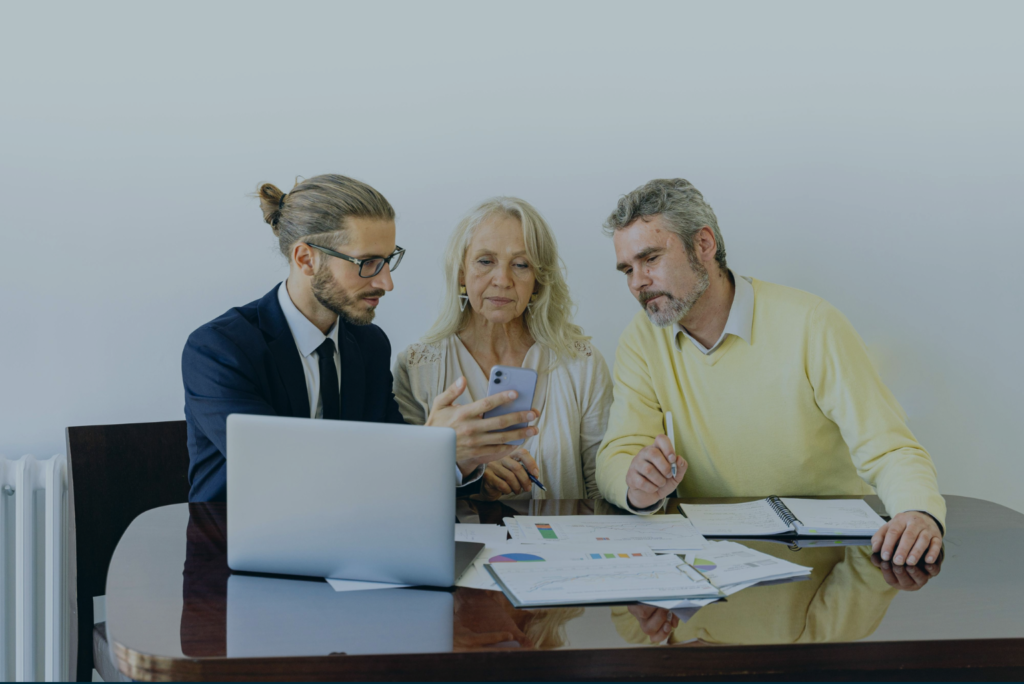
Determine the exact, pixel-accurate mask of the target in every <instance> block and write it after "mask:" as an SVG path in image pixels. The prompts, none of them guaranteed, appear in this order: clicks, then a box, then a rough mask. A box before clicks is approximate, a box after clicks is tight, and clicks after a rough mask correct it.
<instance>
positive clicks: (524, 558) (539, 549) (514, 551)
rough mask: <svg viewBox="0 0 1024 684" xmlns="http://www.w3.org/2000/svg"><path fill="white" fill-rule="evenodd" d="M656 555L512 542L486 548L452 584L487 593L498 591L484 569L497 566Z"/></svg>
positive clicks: (623, 548) (633, 549)
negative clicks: (492, 565) (486, 590)
mask: <svg viewBox="0 0 1024 684" xmlns="http://www.w3.org/2000/svg"><path fill="white" fill-rule="evenodd" d="M655 557H657V554H655V553H654V551H652V550H651V549H650V548H649V547H647V546H642V545H639V544H633V545H622V544H611V545H609V544H597V543H594V544H589V545H586V544H563V545H560V546H541V545H539V544H519V543H516V542H515V541H509V542H507V543H503V544H499V545H496V546H487V547H485V548H484V550H483V551H481V552H480V554H479V555H477V557H476V560H475V561H473V564H472V565H470V566H469V567H468V568H467V569H466V571H465V572H464V573H463V574H462V576H461V577H459V579H458V580H456V582H455V586H457V587H469V588H471V589H490V590H492V591H501V587H500V586H498V583H497V582H495V581H494V577H492V576H491V574H490V573H489V572H488V571H487V568H486V567H484V566H486V565H488V564H499V563H531V564H535V563H550V562H555V561H587V560H589V561H599V560H600V561H605V560H610V559H612V558H655Z"/></svg>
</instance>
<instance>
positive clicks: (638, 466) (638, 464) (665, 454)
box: [626, 435, 687, 509]
mask: <svg viewBox="0 0 1024 684" xmlns="http://www.w3.org/2000/svg"><path fill="white" fill-rule="evenodd" d="M673 464H674V465H675V466H676V474H675V477H673V476H672V466H673ZM686 467H687V463H686V461H684V460H683V459H682V458H681V457H680V456H677V455H676V453H675V449H673V448H672V443H671V442H670V441H669V438H668V437H667V436H665V435H658V436H657V437H656V438H655V440H654V444H651V445H649V446H646V447H644V448H643V449H641V450H640V453H638V454H637V455H636V456H634V457H633V462H632V463H630V464H629V470H628V471H626V486H627V487H628V489H627V491H626V497H627V499H628V500H629V505H630V506H632V507H633V508H636V509H642V508H648V507H650V506H653V505H654V504H656V503H658V502H659V501H661V500H662V499H664V498H665V497H666V496H670V495H671V494H672V493H673V492H675V491H676V487H678V486H679V483H680V482H682V481H683V476H684V475H686Z"/></svg>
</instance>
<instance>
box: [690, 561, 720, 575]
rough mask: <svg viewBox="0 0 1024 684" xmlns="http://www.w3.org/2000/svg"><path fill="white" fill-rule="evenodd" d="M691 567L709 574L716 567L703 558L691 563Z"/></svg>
mask: <svg viewBox="0 0 1024 684" xmlns="http://www.w3.org/2000/svg"><path fill="white" fill-rule="evenodd" d="M693 567H695V568H697V569H698V570H700V571H701V572H710V571H712V570H714V569H715V568H717V567H718V566H717V565H715V564H714V563H712V562H711V561H709V560H706V559H704V558H698V559H696V560H695V561H694V562H693Z"/></svg>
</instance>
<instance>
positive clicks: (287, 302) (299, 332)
mask: <svg viewBox="0 0 1024 684" xmlns="http://www.w3.org/2000/svg"><path fill="white" fill-rule="evenodd" d="M277 301H278V302H279V303H280V304H281V311H283V312H284V318H285V320H286V321H288V327H289V328H290V329H291V331H292V337H293V338H294V339H295V346H296V347H297V348H298V350H299V353H300V354H302V356H303V357H306V356H309V355H310V354H312V353H313V352H315V351H316V350H317V347H319V346H320V345H321V344H323V343H324V340H326V339H327V338H328V337H330V338H331V339H332V340H334V348H335V349H337V348H338V323H337V322H335V323H334V325H333V326H332V327H331V329H330V330H329V331H328V332H327V334H326V335H324V334H323V333H322V332H320V328H318V327H316V326H315V325H313V323H312V322H311V321H310V320H309V319H308V318H306V316H305V314H303V313H302V312H301V311H299V308H298V307H297V306H295V303H294V302H293V301H292V298H291V297H290V296H289V295H288V281H287V280H285V281H283V282H282V283H281V287H279V288H277Z"/></svg>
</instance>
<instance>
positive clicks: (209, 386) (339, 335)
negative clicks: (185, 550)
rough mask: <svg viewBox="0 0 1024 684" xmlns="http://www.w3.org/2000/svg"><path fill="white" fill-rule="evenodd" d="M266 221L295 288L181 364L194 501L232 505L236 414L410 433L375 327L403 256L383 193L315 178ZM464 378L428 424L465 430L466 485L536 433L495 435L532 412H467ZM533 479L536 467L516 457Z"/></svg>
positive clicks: (492, 403)
mask: <svg viewBox="0 0 1024 684" xmlns="http://www.w3.org/2000/svg"><path fill="white" fill-rule="evenodd" d="M258 195H259V199H260V205H261V207H262V209H263V216H264V220H265V221H266V222H267V223H269V224H270V225H271V227H272V229H273V231H274V235H275V236H277V238H278V242H279V246H280V249H281V252H282V254H284V256H285V257H286V258H287V259H288V262H289V274H288V278H287V280H285V281H284V282H282V283H280V284H279V285H277V286H275V287H274V289H272V290H271V291H270V292H269V293H267V294H266V295H265V296H264V297H263V298H261V299H259V300H257V301H254V302H250V303H249V304H246V305H245V306H241V307H236V308H234V309H231V310H230V311H228V312H227V313H225V314H223V315H222V316H220V317H218V318H216V319H214V320H213V321H210V322H209V323H207V324H205V325H203V326H201V327H200V328H199V329H198V330H196V331H195V332H193V333H192V335H190V336H189V339H188V342H187V343H186V345H185V350H184V352H183V354H182V378H183V381H184V385H185V419H186V422H187V425H188V448H189V458H190V464H189V483H190V486H191V489H190V492H189V500H190V501H224V500H225V499H226V495H227V492H226V488H227V463H226V460H225V457H224V454H225V453H226V420H227V417H228V415H230V414H232V413H244V414H259V415H277V416H291V417H303V418H320V419H334V420H338V419H341V420H360V421H369V422H378V423H404V420H403V418H402V415H401V413H400V412H399V409H398V405H397V404H396V403H395V399H394V395H393V394H392V377H391V371H390V363H391V345H390V343H389V342H388V338H387V336H386V335H385V334H384V332H383V331H382V330H381V329H380V328H378V327H377V326H375V325H372V324H371V322H372V321H373V318H374V316H375V314H376V309H377V306H378V305H379V304H380V301H381V298H382V297H384V296H385V294H387V293H388V292H390V291H391V290H392V289H394V283H393V281H392V279H391V273H392V271H394V270H395V269H396V268H398V265H399V263H400V262H401V260H402V256H403V255H404V253H405V250H403V249H402V248H401V247H399V246H398V245H396V244H395V212H394V209H393V208H392V207H391V205H390V204H389V203H388V201H387V200H386V199H385V198H384V196H383V195H381V194H380V193H379V192H377V191H376V190H374V189H373V188H371V187H370V186H368V185H366V184H365V183H362V182H360V181H356V180H353V179H351V178H347V177H345V176H338V175H324V176H316V177H313V178H310V179H307V180H304V181H302V182H301V183H299V184H298V185H296V186H295V187H294V188H293V189H292V191H291V192H289V193H288V194H284V193H283V192H281V191H280V190H279V189H278V188H277V187H275V186H274V185H271V184H269V183H267V184H264V185H262V186H261V187H260V189H259V192H258ZM465 387H466V382H465V379H464V378H460V379H459V380H458V381H456V382H455V383H454V384H453V385H452V386H451V387H449V388H448V390H446V391H445V392H444V393H442V394H441V395H439V396H438V398H437V400H436V401H435V402H434V406H433V410H432V411H431V413H430V417H429V418H428V420H427V423H426V424H427V425H431V426H444V427H451V428H453V429H455V432H456V437H457V445H456V458H457V463H458V470H457V472H456V474H455V476H456V480H457V481H458V482H459V483H460V484H469V483H470V482H474V481H476V480H478V479H479V478H480V476H481V475H482V473H483V466H484V465H485V464H486V463H488V462H490V461H492V460H496V459H500V458H503V457H504V456H506V455H508V454H509V453H510V452H511V451H513V450H515V448H516V447H511V446H506V445H505V444H504V443H505V442H508V441H512V440H518V439H525V438H526V437H529V436H531V435H533V434H535V433H536V428H533V427H526V428H521V429H518V430H514V431H510V432H501V433H494V432H493V431H494V430H497V429H501V428H504V427H508V426H510V425H514V424H516V423H526V422H529V421H532V420H534V419H535V418H536V415H534V414H533V412H532V411H525V412H518V413H514V414H509V415H507V416H501V417H499V418H490V419H483V418H481V415H482V414H484V413H486V412H487V411H489V410H491V409H493V408H495V407H497V406H500V405H502V404H505V403H507V402H509V401H511V400H512V398H513V397H512V396H509V394H507V393H503V394H501V395H495V396H491V397H487V398H485V399H482V400H480V401H477V402H474V403H472V404H468V405H465V406H457V405H455V404H454V402H455V399H456V398H457V397H458V396H459V395H460V394H462V392H463V391H464V390H465ZM517 457H519V458H521V459H522V461H523V462H524V464H526V465H527V467H528V468H530V469H531V470H533V471H535V474H539V473H536V469H537V466H536V463H534V462H533V459H532V458H530V455H529V454H527V453H525V452H523V451H522V450H520V451H519V453H517Z"/></svg>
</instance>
